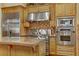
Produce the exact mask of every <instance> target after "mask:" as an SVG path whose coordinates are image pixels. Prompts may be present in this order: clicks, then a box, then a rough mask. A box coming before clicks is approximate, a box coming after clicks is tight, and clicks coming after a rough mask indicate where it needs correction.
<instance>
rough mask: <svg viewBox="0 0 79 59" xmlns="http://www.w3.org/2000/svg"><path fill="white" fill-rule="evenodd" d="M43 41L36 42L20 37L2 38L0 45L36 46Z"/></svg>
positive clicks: (32, 39) (36, 40)
mask: <svg viewBox="0 0 79 59" xmlns="http://www.w3.org/2000/svg"><path fill="white" fill-rule="evenodd" d="M43 41H44V40H38V39H36V38H26V37H20V38H19V39H18V38H9V37H4V38H2V39H1V40H0V44H8V45H21V46H30V47H31V46H36V45H38V44H39V43H40V42H43Z"/></svg>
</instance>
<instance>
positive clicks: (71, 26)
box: [0, 3, 79, 56]
mask: <svg viewBox="0 0 79 59" xmlns="http://www.w3.org/2000/svg"><path fill="white" fill-rule="evenodd" d="M0 9H1V11H0V12H1V19H0V21H1V24H0V25H1V26H0V27H1V30H0V38H1V39H0V56H78V55H79V53H78V52H79V46H78V45H79V43H78V42H79V40H78V39H79V38H78V36H79V35H78V34H79V32H78V30H79V21H78V19H79V17H78V15H79V14H78V13H79V11H78V10H79V4H75V3H69V4H68V3H50V4H49V3H26V4H25V3H20V4H18V3H17V4H15V3H13V4H10V3H2V4H1V7H0Z"/></svg>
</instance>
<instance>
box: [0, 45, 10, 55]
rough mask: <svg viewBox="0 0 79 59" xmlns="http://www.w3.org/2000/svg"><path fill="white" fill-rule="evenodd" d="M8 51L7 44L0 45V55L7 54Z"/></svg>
mask: <svg viewBox="0 0 79 59" xmlns="http://www.w3.org/2000/svg"><path fill="white" fill-rule="evenodd" d="M9 53H10V51H9V47H8V45H0V56H9V55H10V54H9Z"/></svg>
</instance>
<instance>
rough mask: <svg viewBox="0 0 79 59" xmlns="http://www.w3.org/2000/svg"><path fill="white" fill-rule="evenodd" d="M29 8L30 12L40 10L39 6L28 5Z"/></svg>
mask: <svg viewBox="0 0 79 59" xmlns="http://www.w3.org/2000/svg"><path fill="white" fill-rule="evenodd" d="M27 9H28V13H31V12H38V6H29V7H27Z"/></svg>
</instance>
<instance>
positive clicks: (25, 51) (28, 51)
mask: <svg viewBox="0 0 79 59" xmlns="http://www.w3.org/2000/svg"><path fill="white" fill-rule="evenodd" d="M11 55H12V56H33V55H34V53H33V50H32V48H30V47H25V46H13V47H12V49H11Z"/></svg>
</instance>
